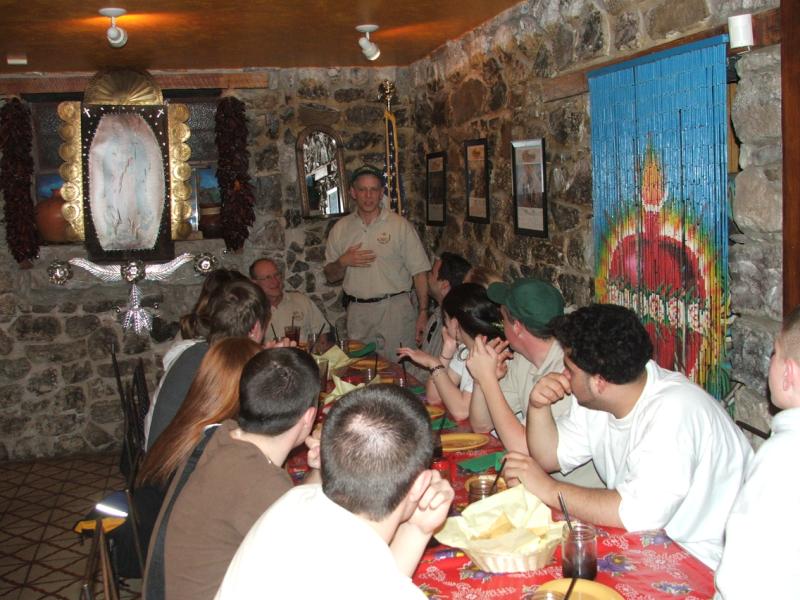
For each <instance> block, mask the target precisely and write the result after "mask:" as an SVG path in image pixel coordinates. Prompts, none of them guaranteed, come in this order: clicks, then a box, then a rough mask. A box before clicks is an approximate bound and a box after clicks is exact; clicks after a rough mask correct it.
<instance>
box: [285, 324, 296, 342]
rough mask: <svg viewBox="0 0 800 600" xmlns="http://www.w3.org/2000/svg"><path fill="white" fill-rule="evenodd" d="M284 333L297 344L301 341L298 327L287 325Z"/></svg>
mask: <svg viewBox="0 0 800 600" xmlns="http://www.w3.org/2000/svg"><path fill="white" fill-rule="evenodd" d="M283 332H284V335H286V337H287V338H289V339H290V340H291V341H293V342H295V343H297V342H299V341H300V328H299V327H298V326H297V325H287V326H286V327H284V328H283Z"/></svg>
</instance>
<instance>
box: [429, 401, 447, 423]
mask: <svg viewBox="0 0 800 600" xmlns="http://www.w3.org/2000/svg"><path fill="white" fill-rule="evenodd" d="M425 408H427V409H428V414H429V415H430V417H431V421H435V420H436V419H438V418H439V417H441V416H442V415H444V409H443V408H442V407H441V406H431V405H430V404H426V405H425Z"/></svg>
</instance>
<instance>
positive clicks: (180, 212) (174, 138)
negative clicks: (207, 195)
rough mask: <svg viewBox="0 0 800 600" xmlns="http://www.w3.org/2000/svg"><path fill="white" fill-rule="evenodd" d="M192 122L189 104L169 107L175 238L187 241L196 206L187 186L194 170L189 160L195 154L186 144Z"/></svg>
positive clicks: (173, 229)
mask: <svg viewBox="0 0 800 600" xmlns="http://www.w3.org/2000/svg"><path fill="white" fill-rule="evenodd" d="M188 120H189V107H188V106H186V105H185V104H169V105H168V106H167V123H168V127H169V156H170V196H171V197H172V210H171V211H170V215H171V222H172V223H171V225H172V239H173V240H182V239H185V238H186V237H187V236H188V235H189V234H190V233H191V232H192V228H191V226H190V225H189V222H188V221H189V218H190V217H191V216H192V207H191V205H190V204H189V198H190V196H191V189H190V188H189V186H188V185H187V184H186V182H187V181H188V180H189V178H190V177H191V176H192V167H191V166H190V165H189V164H188V162H187V161H188V160H189V158H190V157H191V155H192V151H191V149H190V148H189V146H188V145H187V144H186V143H185V142H186V141H187V140H188V139H189V136H190V135H191V131H190V129H189V126H188V125H187V124H186V121H188Z"/></svg>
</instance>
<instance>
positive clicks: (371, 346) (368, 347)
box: [347, 342, 376, 358]
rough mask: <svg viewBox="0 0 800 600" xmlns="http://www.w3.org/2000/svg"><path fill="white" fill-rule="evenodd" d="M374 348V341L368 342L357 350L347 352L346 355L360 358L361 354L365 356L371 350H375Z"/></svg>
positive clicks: (371, 351) (370, 352)
mask: <svg viewBox="0 0 800 600" xmlns="http://www.w3.org/2000/svg"><path fill="white" fill-rule="evenodd" d="M375 348H376V346H375V342H370V343H369V344H367V345H366V346H364V347H363V348H360V349H359V350H353V351H352V352H348V353H347V356H349V357H350V358H361V357H362V356H366V355H367V354H372V353H373V352H375Z"/></svg>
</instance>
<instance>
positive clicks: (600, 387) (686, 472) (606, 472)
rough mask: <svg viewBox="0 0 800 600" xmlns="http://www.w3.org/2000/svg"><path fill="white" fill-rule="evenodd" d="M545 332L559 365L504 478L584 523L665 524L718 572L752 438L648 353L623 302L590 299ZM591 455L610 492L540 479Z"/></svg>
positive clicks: (536, 393)
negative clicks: (562, 409) (554, 407)
mask: <svg viewBox="0 0 800 600" xmlns="http://www.w3.org/2000/svg"><path fill="white" fill-rule="evenodd" d="M552 329H553V333H554V335H555V337H556V339H557V340H558V341H559V342H560V343H561V346H562V348H563V349H564V365H565V369H564V371H563V372H562V373H550V374H549V375H546V376H545V377H543V378H542V379H541V380H539V382H538V383H537V384H536V387H534V389H533V391H532V392H531V396H530V407H529V410H528V443H529V449H530V453H531V456H526V455H523V454H518V453H512V454H509V456H508V458H507V459H506V468H505V473H506V476H507V477H510V478H517V479H519V480H520V481H522V483H523V484H524V485H525V487H527V488H528V489H529V490H530V491H531V492H533V493H534V494H536V496H538V497H539V498H541V499H542V501H544V502H545V503H546V504H548V505H549V506H553V507H555V506H558V493H559V492H561V493H562V494H563V495H564V497H565V499H566V502H567V505H568V506H569V509H570V512H571V513H572V514H573V515H574V516H575V517H576V518H578V519H581V520H583V521H587V522H589V523H595V524H599V525H610V526H614V527H624V528H625V529H627V530H628V531H641V530H650V529H660V528H664V529H665V530H666V532H667V534H668V535H669V536H670V537H671V538H672V539H673V540H675V541H676V542H678V543H679V544H680V545H681V546H683V547H684V548H685V549H686V550H688V551H689V552H690V553H691V554H693V555H694V556H696V557H697V558H698V559H700V560H701V561H703V562H704V563H705V564H706V565H708V566H709V567H711V568H712V569H713V568H715V567H716V566H717V564H718V563H719V559H720V556H721V554H722V538H723V531H724V529H725V521H726V519H727V516H728V513H729V512H730V510H731V507H732V506H733V502H734V500H735V498H736V494H737V492H738V491H739V488H740V486H741V484H742V479H743V477H744V469H745V466H746V465H747V461H748V460H749V458H750V456H751V455H752V450H751V449H750V446H749V444H748V442H747V440H746V439H745V438H744V436H743V435H742V433H741V432H740V431H739V430H738V428H737V427H736V426H735V425H734V424H733V421H731V419H730V417H729V416H728V414H727V413H726V412H725V410H724V409H723V408H722V407H721V406H720V404H719V403H718V402H716V401H715V400H714V399H713V398H712V397H711V396H709V395H708V394H707V393H706V392H705V391H704V390H702V389H701V388H700V387H698V386H696V385H695V384H693V383H692V382H690V381H689V380H688V379H687V378H686V377H684V376H683V375H682V374H680V373H675V372H673V371H667V370H665V369H662V368H660V367H659V366H658V365H657V364H656V363H655V362H654V361H652V360H650V357H651V356H652V352H653V345H652V342H651V341H650V338H649V336H648V334H647V331H646V330H645V328H644V327H643V326H642V324H641V322H640V321H639V319H638V317H637V316H636V315H635V314H634V313H633V312H632V311H630V310H628V309H627V308H623V307H621V306H615V305H611V304H594V305H591V306H587V307H584V308H580V309H578V310H577V311H575V312H574V313H572V314H569V315H566V316H565V317H563V318H561V319H559V320H557V321H556V322H554V323H553V324H552ZM570 394H571V396H569V397H568V398H567V399H568V400H569V402H570V403H571V406H570V409H569V411H568V412H567V413H566V414H564V415H562V416H561V417H559V418H558V419H554V418H553V415H552V413H551V412H550V405H551V404H552V403H554V402H557V401H559V400H561V399H562V398H564V397H565V396H568V395H570ZM531 457H533V458H531ZM588 459H592V460H594V465H595V468H596V469H597V472H598V473H599V474H600V477H601V478H602V479H603V481H605V482H606V486H607V488H608V489H589V488H584V487H579V486H575V485H571V484H569V483H564V482H559V481H556V480H555V479H553V478H552V477H550V476H549V475H548V474H547V472H552V471H559V470H560V471H569V470H570V469H572V468H574V467H575V466H577V465H579V464H582V463H584V462H585V461H586V460H588Z"/></svg>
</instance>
